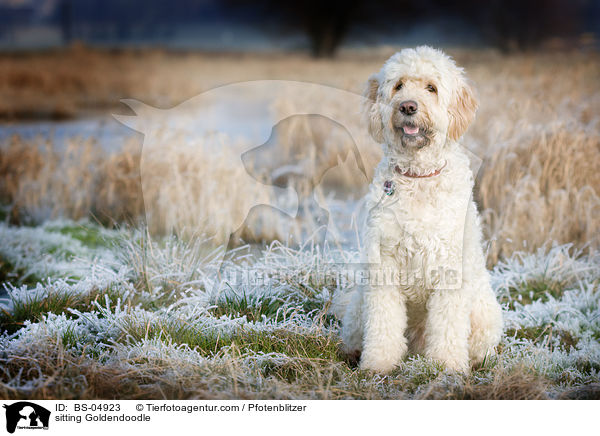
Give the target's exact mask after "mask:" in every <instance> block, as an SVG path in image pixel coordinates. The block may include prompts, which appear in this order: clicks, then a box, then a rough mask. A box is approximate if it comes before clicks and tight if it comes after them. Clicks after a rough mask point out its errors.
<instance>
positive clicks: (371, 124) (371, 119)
mask: <svg viewBox="0 0 600 436" xmlns="http://www.w3.org/2000/svg"><path fill="white" fill-rule="evenodd" d="M378 91H379V78H378V77H377V74H373V75H372V76H371V77H369V81H368V82H367V87H366V89H365V92H364V93H363V96H364V97H365V100H364V108H363V113H364V117H365V119H366V121H367V127H368V129H369V133H370V134H371V136H372V137H373V139H374V140H375V141H377V142H379V143H381V142H383V141H384V138H383V121H382V119H381V112H379V107H378V106H379V105H378V104H377V92H378Z"/></svg>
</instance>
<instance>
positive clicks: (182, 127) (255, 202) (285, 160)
mask: <svg viewBox="0 0 600 436" xmlns="http://www.w3.org/2000/svg"><path fill="white" fill-rule="evenodd" d="M363 100H364V97H362V96H361V95H359V94H355V93H351V92H348V91H344V90H340V89H336V88H331V87H328V86H323V85H318V84H313V83H304V82H294V81H279V80H262V81H251V82H241V83H235V84H231V85H227V86H223V87H219V88H215V89H212V90H209V91H207V92H204V93H202V94H200V95H198V96H196V97H194V98H192V99H189V100H187V101H185V102H183V103H182V104H180V105H178V106H176V107H173V108H171V109H167V110H162V109H157V108H153V107H150V106H148V105H145V104H143V103H140V102H138V101H135V100H123V102H124V103H125V104H126V105H128V106H129V107H130V108H131V109H132V110H133V111H134V112H135V114H136V115H135V116H124V115H115V118H116V119H117V120H118V121H120V122H122V123H123V124H125V125H126V126H128V127H130V128H133V129H134V130H137V131H139V132H141V133H143V134H144V143H143V148H142V156H141V162H140V165H141V171H140V172H141V182H142V193H143V197H144V207H145V212H146V221H147V224H148V227H149V228H150V230H151V231H158V232H175V233H178V234H181V233H187V234H194V233H195V232H197V231H198V229H199V228H201V229H203V231H204V232H205V233H206V235H207V236H210V237H212V238H213V241H215V242H217V243H219V244H223V245H224V246H225V247H231V246H232V238H233V237H234V235H238V234H240V233H242V235H243V232H241V229H244V228H250V227H251V225H252V224H254V225H256V226H259V227H261V229H262V230H261V232H262V233H265V232H267V233H268V232H269V231H270V230H271V229H272V228H275V227H277V228H287V227H293V226H294V225H296V224H297V223H298V221H299V220H301V219H303V218H304V217H305V216H308V215H310V216H311V219H312V218H315V221H316V222H317V224H318V225H319V226H322V227H324V228H325V229H326V228H327V224H328V216H329V211H328V210H327V208H326V207H323V206H322V205H320V206H319V207H317V206H316V203H315V202H313V201H312V199H313V197H314V195H313V192H314V189H315V187H316V186H317V185H319V183H320V182H321V180H322V179H323V176H324V175H325V173H327V172H328V171H329V170H332V169H335V168H336V167H338V166H340V165H353V166H354V169H355V171H354V174H357V175H358V176H359V177H361V178H363V179H364V181H365V182H366V181H367V180H368V179H369V178H370V177H371V174H369V173H371V172H372V168H373V167H374V166H375V162H376V161H377V159H378V156H375V157H373V150H377V148H378V147H377V145H376V144H374V143H373V140H372V139H371V138H370V136H369V134H368V132H367V130H366V128H365V127H364V125H363V124H362V123H361V122H360V108H361V106H362V104H363ZM323 122H328V123H330V125H331V126H332V127H331V129H330V130H334V129H337V131H343V132H345V133H343V134H345V135H346V137H345V138H344V139H343V140H342V141H340V140H336V139H338V138H333V140H330V141H329V142H328V144H327V147H326V148H327V150H325V149H324V147H323V148H320V149H319V147H320V145H319V141H314V142H313V143H312V144H310V142H311V139H310V134H309V135H305V136H302V134H297V133H296V134H293V135H289V134H287V136H286V133H289V131H290V129H291V130H293V129H295V128H296V127H297V126H302V125H303V124H302V123H323ZM326 130H327V129H326ZM295 132H298V130H295ZM290 136H294V137H295V138H294V140H293V141H291V142H294V143H293V144H291V143H290V141H287V142H286V138H287V139H289V137H290ZM301 136H302V138H303V140H301V141H298V140H297V139H298V138H299V137H301ZM307 136H308V139H307ZM348 138H350V139H349V140H348ZM310 147H313V148H312V151H310V150H311V149H310ZM311 153H312V154H311ZM376 153H377V152H376ZM315 155H316V156H317V157H322V156H327V159H326V160H325V162H323V163H322V165H321V164H320V165H319V166H317V167H315V166H314V165H312V163H313V162H314V156H315ZM174 169H176V170H174ZM186 169H187V171H186ZM365 184H366V183H365ZM299 186H301V187H303V189H299ZM175 199H179V200H182V199H183V203H184V204H186V205H187V206H186V207H169V206H170V205H173V204H178V205H181V204H182V202H181V201H175ZM305 200H306V203H311V202H312V206H311V205H307V204H306V203H305ZM174 201H175V203H174ZM174 209H176V210H174ZM308 209H310V213H307V214H305V215H302V211H303V210H308ZM299 210H300V213H299ZM315 210H316V211H317V212H314V211H315ZM265 217H267V218H265ZM275 221H276V222H277V226H275V225H274V224H273V223H274V222H275ZM280 233H286V235H284V236H283V238H282V235H276V236H277V238H278V239H285V236H287V234H289V233H288V232H286V231H283V232H280ZM196 234H197V233H196ZM309 236H310V237H312V236H314V228H313V229H309V230H306V231H304V232H303V234H302V235H299V236H298V237H297V238H295V242H300V243H301V241H302V237H309ZM318 239H319V240H320V241H321V242H322V241H323V240H324V237H323V236H319V237H318ZM233 245H235V243H233ZM224 255H225V252H223V253H220V254H219V256H221V258H223V257H224Z"/></svg>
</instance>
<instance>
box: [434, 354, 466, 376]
mask: <svg viewBox="0 0 600 436" xmlns="http://www.w3.org/2000/svg"><path fill="white" fill-rule="evenodd" d="M440 362H441V363H442V365H443V366H444V368H445V369H446V370H448V371H450V372H458V373H461V374H468V373H469V372H470V371H471V367H470V365H469V361H468V360H464V359H452V358H444V359H440Z"/></svg>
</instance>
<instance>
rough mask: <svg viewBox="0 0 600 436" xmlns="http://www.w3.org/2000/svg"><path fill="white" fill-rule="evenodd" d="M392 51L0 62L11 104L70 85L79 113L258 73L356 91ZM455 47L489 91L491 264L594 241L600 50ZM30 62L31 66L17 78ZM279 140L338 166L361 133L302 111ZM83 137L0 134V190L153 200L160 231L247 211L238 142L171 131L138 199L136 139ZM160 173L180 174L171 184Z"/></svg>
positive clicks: (340, 186)
mask: <svg viewBox="0 0 600 436" xmlns="http://www.w3.org/2000/svg"><path fill="white" fill-rule="evenodd" d="M392 51H393V50H391V49H382V50H379V51H373V52H369V53H345V54H342V55H341V56H340V57H339V58H338V59H336V60H333V61H328V60H319V61H317V60H312V59H308V58H305V57H303V56H300V55H291V56H284V55H256V56H250V55H239V56H232V55H229V56H227V55H201V54H172V53H166V52H160V51H153V52H143V53H141V52H140V53H136V54H127V53H116V54H115V53H112V54H111V53H108V52H94V51H89V50H84V49H81V48H78V49H73V50H71V51H68V52H65V53H62V54H61V57H58V56H49V55H39V56H28V57H23V58H15V57H3V58H0V71H4V72H11V73H10V74H0V94H1V95H2V96H4V97H5V98H3V99H1V101H3V102H4V105H7V103H6V102H7V101H8V102H10V104H8V106H13V107H15V108H18V107H20V105H25V106H27V105H31V107H34V108H35V107H43V105H44V104H48V105H59V104H61V103H60V102H61V99H62V98H71V97H73V100H72V102H75V103H72V105H73V107H74V108H75V109H74V112H77V111H81V110H87V109H90V108H93V107H97V106H101V105H107V104H108V105H112V104H116V101H117V99H118V98H121V97H125V96H127V97H134V98H139V99H141V100H143V101H146V102H147V103H150V104H155V105H158V106H160V107H166V106H169V105H173V104H176V103H179V102H181V101H183V100H185V99H187V98H190V97H193V96H195V95H196V94H197V93H199V92H202V91H205V90H207V89H210V88H212V87H214V86H218V85H223V84H226V83H231V82H235V81H240V80H252V79H275V78H277V79H293V80H303V81H309V82H316V83H321V84H326V85H331V86H335V87H338V88H342V89H346V90H350V91H354V92H360V90H361V89H362V86H363V83H364V81H365V79H366V78H367V77H368V75H369V74H370V73H371V72H373V71H375V70H376V69H378V68H379V67H380V65H381V63H382V62H383V61H384V60H385V58H386V57H387V56H389V54H390V53H391V52H392ZM451 54H453V55H455V58H456V59H457V62H458V63H459V64H461V65H462V66H464V67H465V69H466V70H467V72H468V74H469V76H470V77H471V79H472V80H473V82H474V84H475V86H476V88H477V90H478V93H479V99H480V102H481V105H480V110H479V112H478V117H477V119H476V121H475V123H474V125H473V126H472V127H471V129H470V130H469V132H468V133H467V135H466V137H465V144H466V145H467V147H468V148H469V149H470V150H471V151H473V152H474V153H475V154H476V155H477V156H479V157H481V158H482V159H483V165H482V168H481V170H480V172H479V174H478V178H477V186H476V193H475V195H476V199H477V200H478V202H479V206H480V208H481V209H482V210H483V224H484V232H485V236H486V238H487V239H488V240H489V241H490V244H489V251H488V259H489V261H490V264H493V263H496V261H497V260H498V259H499V258H501V257H504V256H508V255H510V254H511V253H512V252H514V251H515V250H522V249H523V248H525V249H527V250H534V249H535V248H537V247H539V246H541V245H543V244H545V243H546V242H547V241H548V240H557V241H559V242H561V243H566V242H573V243H574V244H575V245H576V246H578V247H582V246H591V247H593V248H597V247H598V246H599V245H600V240H599V237H598V234H599V232H598V230H600V220H599V219H598V217H597V216H598V211H599V210H600V198H599V197H600V176H599V175H598V162H599V160H598V158H599V157H600V156H599V155H600V139H599V138H600V125H599V123H600V117H599V115H598V114H599V113H600V91H599V89H598V85H597V78H598V77H600V62H599V60H600V59H599V57H598V55H597V54H593V53H541V54H529V55H514V56H510V57H505V56H500V55H498V54H495V53H492V52H485V51H455V52H453V53H451ZM84 62H87V65H89V66H90V68H88V69H86V70H83V69H81V71H79V70H77V68H71V70H72V72H71V73H70V74H73V75H76V78H73V79H72V80H66V79H65V77H66V76H65V75H64V74H63V73H64V71H65V70H68V69H69V65H70V66H71V67H73V66H74V65H82V64H83V63H84ZM59 64H60V65H61V66H59ZM42 67H43V68H42ZM20 74H22V75H23V77H29V76H28V75H30V76H31V77H34V78H32V79H31V80H30V79H27V80H20V79H15V77H20V76H19V75H20ZM65 74H66V73H65ZM38 76H39V77H38ZM10 77H13V79H10V80H9V79H8V78H10ZM79 82H81V84H80V85H74V83H79ZM40 84H42V85H43V86H42V85H40ZM62 91H64V92H62ZM317 97H318V96H311V95H302V96H297V95H290V96H286V97H284V98H282V99H280V100H279V101H278V102H277V103H276V105H275V106H274V110H275V111H277V110H282V109H281V108H285V111H288V110H289V108H290V106H294V105H295V104H298V102H299V101H301V99H303V98H312V99H314V98H317ZM42 100H44V102H42ZM70 104H71V103H70ZM322 104H323V105H328V107H329V108H330V109H331V110H330V112H335V111H349V110H352V111H354V110H355V108H346V107H343V106H339V107H338V106H335V105H336V103H335V102H329V101H323V102H322ZM25 106H23V107H25ZM2 110H4V109H2ZM2 110H0V112H2ZM19 110H20V109H19ZM19 110H16V109H15V112H14V113H18V112H19ZM355 113H356V116H355V120H356V122H360V120H359V115H358V108H356V110H355ZM345 118H348V117H347V116H346V117H345ZM278 138H279V140H280V141H281V145H282V149H283V150H286V153H289V154H290V155H293V156H294V158H295V159H298V160H303V161H307V162H308V163H309V165H310V166H311V167H312V168H313V170H314V168H322V167H330V166H332V164H333V162H332V161H331V160H332V159H334V158H335V157H336V156H337V153H336V152H335V150H336V149H337V148H339V147H342V148H344V147H346V145H347V144H348V143H349V142H351V141H352V138H350V137H349V136H348V135H347V133H344V132H343V131H342V130H340V129H339V128H338V127H336V126H335V125H333V124H332V123H328V122H323V120H315V119H313V118H311V117H304V118H302V117H298V118H296V119H294V120H292V121H290V122H289V123H287V124H285V125H282V126H281V130H280V131H279V135H278ZM73 141H74V142H72V143H71V145H69V146H68V147H67V152H66V154H65V155H64V156H62V151H59V150H60V147H58V146H57V145H55V144H52V143H48V142H46V143H42V144H40V143H39V141H38V142H35V141H34V142H32V141H24V140H22V139H19V138H13V139H11V140H10V141H5V142H4V143H3V144H1V150H2V154H1V156H0V195H1V196H2V199H3V201H4V202H5V203H6V202H8V203H9V204H10V205H11V206H12V209H11V210H12V213H13V216H15V217H16V216H21V217H23V216H30V217H34V218H41V217H44V216H57V215H66V216H70V217H73V218H78V217H80V216H84V215H86V214H88V213H89V212H90V211H91V212H93V213H95V214H103V215H105V216H110V217H113V218H115V219H117V220H118V219H122V217H124V216H139V215H140V214H141V213H142V212H143V211H144V204H143V201H142V200H144V201H145V202H146V210H152V211H153V212H152V213H153V214H154V217H153V220H152V222H153V223H156V224H155V225H153V226H151V227H152V228H153V230H154V231H163V232H164V231H169V230H171V229H173V228H175V227H179V228H181V227H184V228H188V229H190V228H192V229H194V231H202V230H208V233H218V232H219V229H221V230H222V229H224V228H228V226H229V225H230V224H229V223H230V222H231V221H236V219H234V217H235V215H236V213H239V210H242V209H244V208H243V207H240V206H243V205H244V201H246V199H247V198H248V196H249V195H252V193H249V192H248V191H247V189H246V188H245V187H244V186H240V185H239V184H238V183H236V177H235V174H231V173H230V172H229V170H230V168H229V166H228V165H227V162H228V159H230V158H231V156H229V155H227V156H226V154H227V153H229V152H230V151H231V152H232V153H235V148H231V147H233V145H232V144H229V143H228V144H229V145H225V144H224V145H223V147H222V148H221V150H222V151H221V153H220V154H219V153H217V154H215V153H212V152H211V153H198V150H199V148H193V152H192V150H190V149H187V150H186V148H185V147H179V146H177V145H178V144H175V143H171V144H169V147H167V149H166V150H164V149H163V150H162V152H163V153H164V152H166V153H167V154H168V158H165V156H164V155H162V156H161V155H160V154H156V155H155V156H154V157H152V156H151V155H149V156H148V160H147V161H145V164H146V165H147V168H149V169H150V171H149V172H147V173H146V174H150V175H151V174H152V173H155V174H157V175H160V177H157V178H156V181H155V183H153V182H152V177H149V178H146V177H144V183H147V186H144V190H143V192H144V195H145V197H142V195H141V192H142V190H141V178H140V175H139V166H138V163H139V162H140V159H141V155H140V148H139V147H140V145H139V144H134V145H131V146H129V147H124V148H123V149H122V150H121V151H119V152H116V153H114V154H112V155H109V156H106V155H104V154H103V153H104V152H102V151H99V150H97V149H95V148H94V147H93V146H92V145H90V144H86V143H85V142H81V140H79V142H77V140H73ZM200 149H201V148H200ZM379 153H380V151H379V149H378V147H377V145H376V144H373V149H372V150H371V151H369V152H368V153H367V156H363V158H364V162H365V165H367V166H368V167H372V166H373V165H375V164H376V162H377V161H378V158H379ZM285 160H286V159H282V161H285ZM90 168H93V171H89V169H90ZM317 172H319V171H317ZM209 179H212V180H219V183H217V184H216V185H212V186H211V185H210V184H208V183H207V182H206V181H207V180H209ZM326 179H327V180H326V182H327V183H329V186H330V187H332V188H335V189H336V190H338V191H342V192H345V193H349V192H350V193H353V194H360V192H362V191H361V190H362V189H364V188H365V184H366V182H365V179H364V177H358V176H357V170H356V166H355V165H354V164H353V163H351V164H350V165H346V166H340V167H337V168H336V172H332V173H331V174H329V175H328V176H327V175H326ZM164 180H170V182H169V183H167V184H165V183H164ZM149 206H150V207H149ZM262 220H263V221H262V229H263V230H264V233H263V234H262V235H258V236H259V237H264V238H265V239H269V238H273V237H281V236H282V235H281V233H282V232H283V233H285V232H286V231H288V230H282V227H278V226H277V223H276V222H274V221H270V222H269V221H265V220H264V218H262ZM247 236H249V237H250V236H251V235H247ZM254 236H257V235H256V234H255V235H254Z"/></svg>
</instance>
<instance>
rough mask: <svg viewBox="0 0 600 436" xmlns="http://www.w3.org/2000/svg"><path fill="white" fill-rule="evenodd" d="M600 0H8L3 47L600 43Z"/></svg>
mask: <svg viewBox="0 0 600 436" xmlns="http://www.w3.org/2000/svg"><path fill="white" fill-rule="evenodd" d="M599 17H600V3H599V2H598V1H595V0H572V1H569V0H506V1H501V0H492V1H489V2H485V3H482V2H478V1H476V0H462V1H460V0H459V1H452V2H447V1H441V0H437V1H436V0H425V1H421V2H411V1H402V0H398V1H380V2H377V3H376V4H373V2H368V1H360V0H347V1H317V0H308V1H306V2H302V3H301V4H299V3H298V2H281V1H274V0H258V1H244V0H225V1H218V0H179V1H176V2H168V1H164V0H148V1H145V2H140V1H136V0H121V1H119V0H104V1H103V0H1V1H0V26H1V27H0V29H1V30H0V38H1V39H0V41H1V46H2V47H3V48H4V49H5V50H18V49H39V48H48V47H64V46H66V45H69V44H71V43H72V42H74V41H81V42H84V43H85V44H89V45H93V46H104V47H141V46H145V47H151V46H161V47H166V48H171V49H190V50H205V51H244V50H253V51H272V50H280V51H306V52H310V53H311V54H313V55H314V56H323V57H329V56H333V55H335V53H336V52H337V51H338V50H339V49H342V48H349V47H351V48H357V47H369V46H373V45H381V44H404V45H414V44H435V45H443V46H448V45H460V46H468V47H481V46H490V47H497V48H499V49H501V50H503V51H514V50H531V49H537V48H540V47H544V46H548V45H549V46H562V47H573V46H580V45H589V46H593V47H597V32H598V29H599V28H600V18H599Z"/></svg>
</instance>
